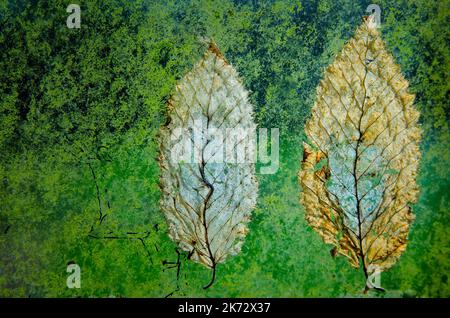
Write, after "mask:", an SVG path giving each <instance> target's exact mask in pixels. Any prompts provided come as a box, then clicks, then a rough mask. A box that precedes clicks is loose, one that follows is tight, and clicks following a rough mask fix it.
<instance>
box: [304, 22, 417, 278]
mask: <svg viewBox="0 0 450 318" xmlns="http://www.w3.org/2000/svg"><path fill="white" fill-rule="evenodd" d="M368 21H369V23H368ZM370 21H371V19H370V18H366V21H365V22H364V23H363V24H362V25H361V26H360V27H359V28H358V30H357V31H356V34H355V36H354V38H352V39H351V40H350V41H349V42H348V43H347V44H346V45H345V46H344V48H343V50H342V52H341V53H340V54H339V55H338V56H337V57H336V59H335V61H334V62H333V63H332V64H331V65H329V66H328V68H327V69H326V70H325V75H324V78H323V79H322V80H321V82H320V84H319V85H318V88H317V99H316V102H315V104H314V106H313V109H312V117H311V118H310V120H309V121H308V123H307V125H306V134H307V136H308V138H309V140H310V145H308V144H304V155H303V161H302V170H301V171H300V172H299V181H300V184H301V187H302V194H301V203H302V204H303V206H304V207H305V210H306V220H307V222H308V223H309V225H310V226H311V227H312V228H313V229H314V230H315V231H316V232H318V233H319V234H320V236H321V237H322V238H323V240H324V241H325V242H326V243H328V244H332V245H333V246H334V249H333V252H332V254H333V255H336V254H341V255H344V256H345V257H347V258H348V260H349V262H350V264H351V265H352V266H353V267H355V268H359V266H360V264H361V265H362V267H363V269H364V273H365V275H366V277H368V276H370V275H371V274H372V273H373V272H374V270H379V271H384V270H386V269H388V268H389V267H391V266H392V265H393V264H394V263H395V262H396V260H397V259H398V257H399V256H400V255H401V253H402V252H403V251H404V250H405V248H406V244H407V236H408V231H409V225H410V223H411V222H412V220H413V218H414V217H413V215H412V213H411V209H410V204H411V203H413V202H415V201H416V200H417V196H418V187H417V185H416V174H417V169H418V164H419V157H420V151H419V141H420V129H419V128H418V127H417V120H418V118H419V113H418V111H416V110H415V109H414V108H413V101H414V96H413V95H411V94H409V93H408V92H407V88H408V82H407V81H406V80H405V79H404V77H403V76H402V74H401V73H400V68H399V66H398V65H397V64H395V62H394V60H393V57H392V56H391V55H390V54H389V53H388V52H387V51H386V49H385V46H384V43H383V41H382V40H381V38H380V34H379V32H378V31H377V29H376V25H374V24H373V23H370ZM368 287H372V286H368Z"/></svg>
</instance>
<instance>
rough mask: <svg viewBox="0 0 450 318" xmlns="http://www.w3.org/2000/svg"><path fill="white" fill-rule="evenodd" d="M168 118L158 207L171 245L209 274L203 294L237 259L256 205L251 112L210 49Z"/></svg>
mask: <svg viewBox="0 0 450 318" xmlns="http://www.w3.org/2000/svg"><path fill="white" fill-rule="evenodd" d="M169 111H170V115H169V117H170V122H169V124H168V125H166V126H165V127H163V128H162V131H161V139H160V147H161V151H160V158H159V163H160V167H161V179H160V183H161V188H162V192H163V196H162V201H161V207H162V210H163V211H164V214H165V216H166V219H167V222H168V226H169V236H170V237H171V238H172V240H174V241H175V242H177V243H178V246H179V247H180V248H181V249H183V250H184V251H187V252H189V256H190V258H191V259H192V260H194V261H196V262H198V263H201V264H203V265H206V266H207V267H209V268H211V269H212V270H213V278H212V280H211V282H210V284H208V285H207V286H205V288H207V287H209V286H210V285H211V284H212V283H213V281H214V278H215V269H216V264H218V263H221V262H223V261H225V259H226V258H227V257H228V256H230V255H236V254H238V253H239V252H240V249H241V245H242V243H243V238H244V236H245V235H246V233H247V227H246V224H247V223H248V221H249V220H250V215H251V211H252V210H253V208H254V206H255V204H256V198H257V190H258V185H257V182H256V179H255V176H254V174H255V164H254V160H251V159H252V158H254V156H255V145H254V143H253V139H252V137H253V136H252V134H251V132H255V130H256V126H255V124H254V122H253V113H252V105H251V104H250V103H249V101H248V93H247V91H246V90H245V89H244V87H243V85H242V83H241V81H240V79H239V78H238V75H237V72H236V70H235V69H234V68H233V67H232V66H231V65H230V64H229V63H228V62H227V61H226V60H225V59H224V57H223V56H222V54H221V53H220V52H219V50H218V48H217V47H216V46H215V45H214V44H211V45H210V46H209V48H208V50H207V52H206V54H205V56H204V57H203V59H202V60H201V61H200V63H199V64H198V65H197V66H195V67H194V69H193V70H192V71H191V72H190V73H188V74H187V75H186V76H185V77H184V78H183V79H182V80H181V81H180V82H179V83H178V85H177V87H176V91H175V93H174V94H173V96H172V98H171V100H170V101H169ZM180 128H181V129H182V130H183V133H181V134H176V131H177V129H180ZM196 131H197V132H201V134H200V135H201V138H198V137H199V134H197V135H196V134H195V132H196ZM211 131H213V132H211ZM236 132H237V134H236ZM249 132H250V133H249ZM247 133H248V134H247ZM174 135H175V137H174ZM232 135H233V137H234V138H233V137H232ZM192 145H193V146H192ZM191 147H193V151H192V153H191V152H190V150H191V149H192V148H191ZM224 149H226V151H225V150H224ZM175 150H177V151H178V152H179V156H178V155H175V156H174V154H173V152H174V151H175ZM224 151H225V152H226V154H225V156H224V153H223V152H224ZM243 154H245V155H246V156H245V158H244V157H242V155H243ZM226 155H229V156H230V157H232V158H235V161H233V160H226V158H229V157H226ZM180 157H183V159H184V162H183V161H181V160H180ZM238 157H239V158H240V159H242V160H238ZM196 159H198V160H196Z"/></svg>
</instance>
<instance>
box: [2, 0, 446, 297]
mask: <svg viewBox="0 0 450 318" xmlns="http://www.w3.org/2000/svg"><path fill="white" fill-rule="evenodd" d="M13 2H14V4H12V3H13ZM101 2H102V1H87V2H81V9H82V28H81V30H68V29H67V28H66V25H65V19H66V17H67V13H66V12H65V7H66V5H67V4H66V3H65V2H64V1H23V3H24V4H18V3H22V1H5V0H1V1H0V25H1V28H0V52H1V53H0V54H1V59H0V96H1V99H0V123H1V127H2V128H1V134H0V162H1V165H0V177H1V178H2V180H1V182H0V202H1V204H0V296H1V297H5V296H14V297H28V296H31V297H39V296H46V297H49V296H52V297H72V296H83V297H88V296H97V297H108V296H114V297H119V296H122V297H164V296H166V295H169V294H171V293H172V292H173V294H171V295H172V296H178V297H180V296H181V297H191V296H195V297H200V296H207V297H258V296H261V297H342V296H356V297H366V296H374V297H449V296H450V288H449V283H448V274H449V257H450V255H449V253H450V248H449V233H448V231H449V230H448V229H449V226H450V220H449V209H448V202H449V192H448V189H449V181H448V180H449V172H450V171H449V166H450V165H449V164H450V160H449V155H448V149H449V132H448V116H449V110H448V87H449V84H448V83H449V81H448V72H449V67H448V65H449V62H448V59H449V53H448V44H447V43H448V40H449V33H448V20H449V12H448V8H449V7H450V3H449V1H448V0H445V1H428V0H420V1H406V0H405V1H373V2H375V3H378V4H379V5H380V7H381V8H382V23H383V28H382V34H383V38H384V39H385V41H386V43H387V47H388V48H389V49H390V50H391V51H392V53H393V54H394V56H395V59H396V61H397V62H398V63H399V64H400V66H401V67H402V71H403V73H404V75H405V77H406V78H407V79H408V80H409V81H410V83H411V90H412V91H413V92H414V93H416V94H417V102H416V104H417V107H418V109H419V110H420V111H421V113H422V117H421V123H422V127H423V129H424V140H423V142H422V146H421V149H422V153H423V158H422V161H421V170H420V177H419V184H420V186H421V196H420V199H419V202H418V203H417V204H416V205H415V206H414V209H413V211H414V213H415V215H416V220H415V222H414V223H413V226H412V229H411V232H410V243H409V245H408V247H407V250H406V252H405V253H404V255H403V256H402V257H401V258H400V260H399V261H398V263H397V264H396V265H395V266H394V267H393V268H392V269H391V270H389V271H388V272H386V273H383V274H382V277H381V283H382V285H383V287H385V288H386V289H387V290H388V292H387V293H386V294H376V293H371V294H369V295H364V294H362V289H363V287H364V280H363V273H362V272H361V271H357V270H354V269H353V268H351V267H350V265H349V264H348V263H347V262H346V261H345V259H343V258H341V257H338V258H336V259H333V258H332V257H331V256H330V253H329V250H330V246H327V245H325V244H324V243H323V242H322V241H321V240H320V238H319V236H318V235H317V234H316V233H315V232H314V231H313V230H311V229H310V228H309V227H308V226H307V225H306V222H305V220H304V215H303V214H304V213H303V209H302V207H301V205H300V203H299V190H300V189H299V186H298V183H297V172H298V169H299V167H300V158H301V141H302V139H303V138H304V137H303V124H304V122H305V121H306V119H307V118H308V116H309V111H310V108H311V106H312V103H313V101H314V95H315V87H316V85H317V83H318V81H319V80H320V78H321V76H322V70H323V68H324V67H326V66H327V65H328V64H329V63H330V62H331V61H332V59H333V56H334V55H335V54H336V53H337V52H338V51H339V50H340V48H341V47H342V45H343V44H344V43H345V41H346V40H348V39H349V38H350V37H351V36H352V35H353V32H354V30H355V28H356V26H357V25H358V24H359V23H360V21H361V19H360V17H361V15H363V14H364V9H365V8H366V6H367V5H368V4H369V2H366V1H361V2H355V1H350V0H348V1H331V0H324V1H297V2H295V1H261V2H259V1H258V3H259V4H258V5H257V4H255V3H256V2H250V1H249V2H247V3H244V4H238V1H236V2H232V1H206V0H205V1H134V2H128V1H118V0H115V1H108V2H107V3H106V4H101V5H100V3H101ZM8 3H9V4H8ZM199 37H206V38H213V39H214V40H215V41H216V42H217V44H218V46H219V48H220V49H221V50H222V51H223V53H224V55H225V56H226V58H227V59H228V60H229V61H230V62H231V63H232V64H233V65H234V66H235V67H236V68H237V69H238V71H239V73H240V74H241V76H242V77H243V80H244V84H245V86H246V87H247V88H248V89H249V90H250V91H251V99H252V102H253V104H254V105H255V111H256V119H257V122H258V124H259V125H260V126H261V127H269V128H270V127H279V128H280V129H281V132H282V136H281V151H280V152H281V153H280V169H279V171H278V173H276V174H275V175H258V179H259V183H260V193H259V199H258V206H257V209H256V210H255V211H254V213H253V220H252V222H251V223H250V232H249V234H248V236H247V238H246V242H245V244H244V246H243V249H242V252H241V253H240V254H239V255H238V256H235V257H232V258H229V259H228V260H227V261H226V263H224V264H220V265H219V267H218V269H217V281H216V283H215V284H214V285H213V286H212V287H211V288H209V289H208V290H203V289H202V286H203V285H204V284H206V283H207V282H208V281H209V279H210V275H211V273H210V271H209V270H208V269H206V268H205V267H203V266H201V265H199V264H195V263H192V262H190V261H186V260H185V258H186V255H185V254H181V257H180V262H181V266H180V271H179V276H178V279H177V268H170V267H171V264H166V262H176V260H177V253H176V252H175V245H174V244H173V243H172V242H171V241H170V239H169V238H168V236H167V235H166V232H165V229H166V225H165V222H164V219H163V217H162V214H161V212H160V211H159V209H158V200H159V195H160V193H159V188H158V184H157V182H158V166H157V164H156V161H155V158H156V156H157V146H156V143H155V141H154V140H155V135H156V133H157V130H158V127H159V126H160V125H161V124H162V123H164V120H165V113H164V112H165V101H166V100H167V99H168V98H169V95H170V91H171V90H172V88H173V86H174V85H175V82H176V79H177V78H180V77H181V76H183V74H185V73H186V72H187V71H188V70H189V69H190V68H191V67H192V65H193V63H195V62H196V61H197V60H198V59H199V58H200V57H201V54H202V52H203V51H204V49H205V44H204V43H202V41H201V40H199ZM88 163H89V164H90V165H91V167H92V169H93V170H94V171H95V174H96V177H97V180H98V185H99V189H100V191H101V199H102V204H103V213H105V214H107V215H108V216H107V217H106V218H105V219H104V221H103V223H102V225H96V222H97V220H98V214H99V212H98V202H97V195H96V187H95V182H94V180H93V178H92V173H91V170H90V168H89V165H88ZM106 189H107V190H106ZM105 190H106V191H105ZM107 202H109V203H110V209H108V208H107ZM92 225H96V226H95V229H96V231H105V229H106V228H110V229H112V230H114V231H115V232H120V233H125V232H127V231H133V232H142V231H146V230H150V235H149V236H148V237H147V238H146V239H145V240H144V242H145V245H146V248H147V249H145V248H144V246H143V244H142V243H141V242H140V241H139V240H130V239H93V238H90V237H88V233H89V231H90V229H91V226H92ZM128 237H130V236H129V235H128ZM147 251H148V254H147ZM69 261H74V262H76V263H77V264H78V265H80V267H81V289H68V288H67V287H66V278H67V275H68V274H67V273H66V266H67V263H68V262H69ZM164 264H166V265H164Z"/></svg>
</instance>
